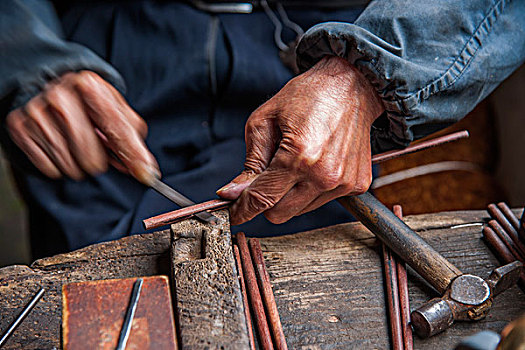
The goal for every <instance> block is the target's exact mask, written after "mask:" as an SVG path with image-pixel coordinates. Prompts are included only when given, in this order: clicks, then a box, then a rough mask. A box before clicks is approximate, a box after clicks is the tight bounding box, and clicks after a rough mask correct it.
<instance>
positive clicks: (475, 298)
mask: <svg viewBox="0 0 525 350" xmlns="http://www.w3.org/2000/svg"><path fill="white" fill-rule="evenodd" d="M339 202H340V203H341V204H342V205H343V206H344V207H345V208H346V209H347V210H348V211H349V212H350V213H351V214H352V215H354V217H356V218H357V219H358V220H359V221H361V223H363V224H364V225H365V226H366V227H367V228H368V229H369V230H370V231H372V232H373V233H374V234H375V235H376V236H377V237H378V238H379V239H381V240H382V241H383V242H384V243H385V244H386V245H388V246H389V247H390V249H392V250H393V251H394V252H396V253H397V254H398V255H399V256H400V257H401V258H402V259H403V260H405V261H406V262H407V264H408V265H410V266H411V267H412V268H413V269H414V270H416V272H418V273H419V274H420V275H421V276H422V277H423V278H424V279H425V280H426V281H427V282H429V283H430V284H431V285H432V286H433V287H434V288H436V290H437V291H439V292H440V293H441V294H442V295H443V296H442V297H441V298H434V299H432V300H430V301H429V302H427V303H426V304H424V305H423V306H422V307H420V308H419V309H418V310H416V311H414V312H412V314H411V321H412V325H413V327H414V330H415V331H416V333H417V334H418V335H420V336H421V337H423V338H426V337H429V336H432V335H434V334H437V333H439V332H441V331H443V330H445V329H447V328H448V327H450V326H451V325H452V324H453V323H454V321H458V320H461V321H463V320H470V321H475V320H479V319H482V318H484V317H485V316H486V315H487V313H488V312H489V310H490V308H491V306H492V303H493V298H494V297H495V296H496V295H498V294H499V293H501V292H502V291H504V290H506V289H508V288H509V287H510V286H512V285H513V284H514V283H516V281H517V280H518V278H519V275H520V272H521V269H522V267H523V265H522V264H521V263H520V262H513V263H510V264H507V265H505V266H502V267H499V268H497V269H495V270H494V271H492V273H491V275H490V276H489V277H488V278H487V279H486V280H484V279H482V278H481V277H478V276H474V275H470V274H463V273H462V272H461V271H460V270H459V269H458V268H457V267H455V266H454V265H453V264H452V263H450V262H449V261H448V260H447V259H445V258H444V257H443V256H442V255H441V254H439V253H438V252H436V251H435V250H434V249H433V248H432V247H431V246H430V245H429V244H428V243H427V242H425V240H423V239H422V238H421V237H420V236H419V235H418V234H417V233H415V232H414V231H412V230H411V229H410V228H409V227H408V226H407V225H406V224H405V223H404V222H403V221H401V220H400V219H399V218H398V217H397V216H395V215H394V214H393V213H392V212H391V211H390V210H388V208H386V207H385V206H384V205H383V204H382V203H381V202H380V201H379V200H377V199H376V198H375V197H374V196H372V195H371V194H370V193H369V192H366V193H364V194H362V195H359V196H352V197H342V198H340V199H339Z"/></svg>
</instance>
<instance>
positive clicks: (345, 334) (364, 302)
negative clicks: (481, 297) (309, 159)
mask: <svg viewBox="0 0 525 350" xmlns="http://www.w3.org/2000/svg"><path fill="white" fill-rule="evenodd" d="M519 213H521V211H520V212H519ZM487 220H488V216H487V214H486V212H485V211H471V212H451V213H440V214H429V215H418V216H408V217H406V218H405V222H406V223H407V224H408V225H409V226H410V227H412V228H413V229H414V230H416V231H417V232H418V233H419V234H420V235H421V236H422V237H423V238H424V239H426V240H427V241H428V243H429V244H430V245H431V246H433V247H434V248H435V249H436V250H437V251H439V252H440V253H442V254H443V255H444V256H445V257H446V258H447V259H450V261H451V262H452V263H453V264H455V265H456V266H457V267H458V268H459V269H461V270H462V271H463V272H466V273H473V274H477V275H479V276H482V277H487V276H488V274H489V272H490V271H491V270H492V269H493V268H494V267H496V266H498V262H497V260H496V259H495V258H494V256H493V255H492V254H491V253H490V251H489V249H488V248H487V247H486V246H485V244H484V243H483V242H482V241H481V239H480V238H481V225H482V223H483V222H485V221H487ZM260 242H261V245H262V248H263V252H264V256H265V259H266V264H267V267H268V272H269V273H270V278H271V281H272V284H273V288H274V293H275V298H276V301H277V305H278V308H279V314H280V316H281V321H282V322H283V328H284V333H285V335H286V339H287V341H288V344H290V348H293V349H388V348H389V333H388V325H387V316H386V306H385V299H384V282H383V275H382V271H381V262H380V254H379V253H380V250H379V244H378V242H377V240H376V239H375V237H374V236H373V235H372V234H371V233H370V232H369V231H368V230H367V229H366V228H364V227H363V226H362V225H361V224H358V223H355V224H343V225H338V226H332V227H328V228H324V229H319V230H315V231H311V232H304V233H299V234H295V235H289V236H282V237H272V238H263V239H260ZM409 291H410V303H411V304H410V306H411V309H412V310H413V309H415V308H417V307H419V306H420V305H422V304H423V303H424V302H425V301H427V300H428V299H430V298H431V297H435V296H438V294H437V292H435V291H434V290H433V289H432V288H431V287H430V286H429V285H428V284H426V283H425V282H423V281H422V280H421V279H420V277H419V276H417V275H415V273H414V271H413V270H411V269H409ZM524 312H525V297H524V295H523V293H522V292H521V291H520V290H519V289H518V288H517V287H513V288H512V289H509V290H508V291H506V292H504V293H503V294H501V295H499V296H498V297H497V298H496V301H495V303H494V306H493V308H492V310H491V312H490V313H489V315H488V317H487V318H486V319H485V320H483V321H480V322H464V323H457V324H455V325H454V326H453V327H452V328H451V329H449V330H447V331H446V332H444V333H442V334H440V335H437V336H435V337H433V338H430V339H426V340H422V339H419V338H417V337H416V338H415V341H414V348H415V349H432V350H435V349H453V348H454V345H455V344H457V343H458V342H459V340H460V339H461V338H462V337H465V336H468V335H470V334H472V333H475V332H477V331H480V330H484V329H491V330H494V331H501V330H502V328H503V327H504V325H505V324H506V323H507V322H509V321H510V320H512V319H515V318H517V317H518V315H520V314H522V313H524Z"/></svg>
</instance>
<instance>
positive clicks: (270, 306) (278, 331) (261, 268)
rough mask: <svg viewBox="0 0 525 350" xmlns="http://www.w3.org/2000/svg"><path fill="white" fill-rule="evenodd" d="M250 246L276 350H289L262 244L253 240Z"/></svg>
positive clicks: (255, 239)
mask: <svg viewBox="0 0 525 350" xmlns="http://www.w3.org/2000/svg"><path fill="white" fill-rule="evenodd" d="M248 244H249V246H250V251H251V253H252V259H253V263H254V265H255V272H256V274H257V280H258V281H259V289H260V290H261V292H262V296H263V301H264V305H265V306H266V311H267V312H268V322H269V323H270V327H271V330H272V334H273V339H274V345H275V348H276V349H278V350H287V349H288V346H287V345H286V339H285V337H284V332H283V327H282V325H281V319H280V318H279V311H278V310H277V304H276V303H275V297H274V295H273V291H272V285H271V283H270V275H269V274H268V271H267V270H266V265H265V263H264V257H263V254H262V249H261V243H260V242H259V240H258V239H257V238H251V239H250V241H249V242H248Z"/></svg>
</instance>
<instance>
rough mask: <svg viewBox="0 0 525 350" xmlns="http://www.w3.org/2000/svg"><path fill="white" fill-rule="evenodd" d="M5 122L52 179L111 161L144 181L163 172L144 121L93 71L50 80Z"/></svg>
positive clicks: (101, 168)
mask: <svg viewBox="0 0 525 350" xmlns="http://www.w3.org/2000/svg"><path fill="white" fill-rule="evenodd" d="M6 124H7V129H8V131H9V133H10V135H11V138H12V139H13V141H14V142H15V143H16V144H17V145H18V147H20V148H21V149H22V151H24V153H25V154H26V155H27V156H28V158H29V159H30V160H31V161H32V162H33V164H34V165H35V166H36V167H37V168H38V169H40V170H41V171H42V172H43V173H44V174H45V175H47V176H49V177H51V178H55V179H56V178H60V177H62V176H68V177H70V178H72V179H75V180H80V179H82V178H83V177H84V175H85V174H90V175H96V174H99V173H102V172H104V171H106V170H107V167H108V164H110V163H111V164H113V165H114V166H115V167H117V168H118V169H120V170H122V171H129V172H130V173H131V175H133V176H134V177H136V178H137V179H138V180H139V181H141V182H143V183H145V184H148V183H150V181H151V180H152V178H153V177H155V176H158V174H159V170H158V165H157V162H156V160H155V158H154V157H153V155H152V154H151V153H150V152H149V150H148V149H147V147H146V145H145V143H144V138H145V137H146V134H147V126H146V123H145V122H144V120H143V119H142V118H141V117H139V116H138V114H137V113H135V111H133V109H132V108H131V107H130V106H129V105H128V104H127V102H126V101H125V100H124V98H123V97H122V96H121V95H120V93H119V92H118V91H117V90H115V88H114V87H113V86H111V85H110V84H109V83H107V82H106V81H105V80H104V79H102V78H101V77H100V76H98V75H97V74H96V73H93V72H90V71H82V72H71V73H67V74H65V75H63V76H62V77H60V78H59V79H56V80H54V81H52V82H50V83H49V84H48V85H47V86H46V87H45V89H44V90H43V91H42V92H41V93H40V94H38V95H37V96H35V97H34V98H32V99H31V100H30V101H29V102H28V103H27V104H26V105H25V106H23V107H21V108H18V109H16V110H14V111H12V112H11V113H9V115H8V116H7V120H6ZM106 150H111V151H112V153H113V154H114V155H116V156H117V157H118V158H119V161H116V160H115V159H113V158H112V157H110V156H109V152H107V151H106Z"/></svg>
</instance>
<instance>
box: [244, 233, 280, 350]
mask: <svg viewBox="0 0 525 350" xmlns="http://www.w3.org/2000/svg"><path fill="white" fill-rule="evenodd" d="M235 237H236V238H237V246H238V247H239V252H240V255H241V262H242V268H243V271H244V277H245V281H246V287H247V290H248V295H249V296H250V301H251V306H252V310H253V313H254V317H255V325H256V327H257V333H258V335H259V343H260V345H261V347H262V348H263V350H269V349H271V350H273V344H272V336H271V334H270V329H269V328H268V323H267V319H266V313H265V312H264V305H263V302H262V299H261V294H260V292H259V287H258V286H257V277H255V271H254V269H253V265H252V258H251V256H250V250H249V249H248V243H246V236H245V235H244V233H242V232H239V233H237V234H236V235H235Z"/></svg>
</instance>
